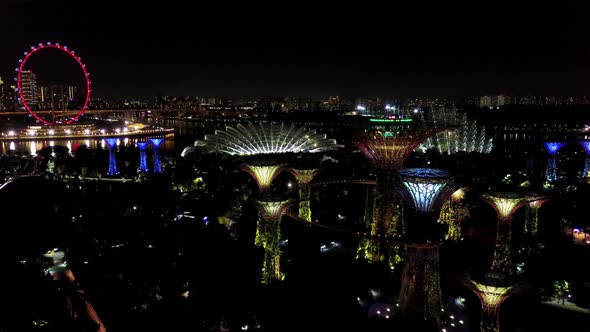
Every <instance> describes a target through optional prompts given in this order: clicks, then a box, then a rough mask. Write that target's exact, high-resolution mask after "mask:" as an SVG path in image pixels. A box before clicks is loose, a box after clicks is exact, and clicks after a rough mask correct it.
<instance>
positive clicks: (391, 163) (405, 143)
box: [354, 127, 442, 267]
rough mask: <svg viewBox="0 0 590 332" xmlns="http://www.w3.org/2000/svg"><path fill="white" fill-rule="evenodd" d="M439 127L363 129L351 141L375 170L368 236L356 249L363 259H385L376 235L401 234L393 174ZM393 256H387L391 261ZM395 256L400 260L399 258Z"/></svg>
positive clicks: (388, 236) (398, 206) (380, 236)
mask: <svg viewBox="0 0 590 332" xmlns="http://www.w3.org/2000/svg"><path fill="white" fill-rule="evenodd" d="M440 130H442V129H438V128H427V127H411V128H397V129H395V130H393V131H386V132H381V131H371V132H364V133H361V134H360V135H358V136H357V137H356V138H355V140H354V144H355V145H356V146H357V147H358V148H359V150H360V151H361V152H362V153H363V155H364V156H365V157H366V158H367V159H368V160H369V161H370V162H371V164H373V166H374V167H375V169H376V170H377V183H376V186H375V187H376V188H375V200H374V204H373V220H372V222H371V239H368V240H363V241H361V243H360V247H359V252H362V254H363V255H364V257H365V258H366V259H368V260H370V261H380V260H383V259H385V250H384V249H385V248H384V247H383V245H382V243H381V241H380V240H379V239H386V238H392V237H398V236H401V235H402V234H403V220H402V218H403V216H402V214H401V213H400V212H401V209H400V207H401V204H400V201H399V198H398V197H397V195H396V193H395V183H396V182H397V180H396V179H395V177H396V176H397V173H398V171H399V170H400V169H401V168H402V167H403V164H404V162H405V161H406V159H407V158H408V157H409V156H410V154H411V153H412V151H414V149H415V148H416V147H417V146H418V145H420V143H421V142H423V141H424V140H425V139H426V138H428V137H429V136H431V135H433V134H435V133H436V132H438V131H440ZM393 256H395V255H393ZM393 256H392V255H390V257H389V258H390V263H391V257H393ZM396 260H397V261H398V263H399V259H396ZM390 265H391V264H390ZM392 267H393V266H392Z"/></svg>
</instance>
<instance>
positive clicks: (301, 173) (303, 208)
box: [289, 168, 319, 221]
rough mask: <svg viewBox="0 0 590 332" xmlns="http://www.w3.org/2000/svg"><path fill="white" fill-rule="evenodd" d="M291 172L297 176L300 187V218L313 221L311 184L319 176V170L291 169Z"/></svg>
mask: <svg viewBox="0 0 590 332" xmlns="http://www.w3.org/2000/svg"><path fill="white" fill-rule="evenodd" d="M289 172H290V173H291V174H293V176H295V179H297V184H298V185H299V218H301V219H304V220H307V221H311V202H310V196H311V186H310V185H309V184H310V183H311V181H312V180H313V178H314V177H315V176H316V174H318V172H319V169H317V168H312V169H299V168H291V169H289Z"/></svg>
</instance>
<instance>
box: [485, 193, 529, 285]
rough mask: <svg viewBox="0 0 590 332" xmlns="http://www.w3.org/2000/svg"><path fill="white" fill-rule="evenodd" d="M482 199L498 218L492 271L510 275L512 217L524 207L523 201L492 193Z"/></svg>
mask: <svg viewBox="0 0 590 332" xmlns="http://www.w3.org/2000/svg"><path fill="white" fill-rule="evenodd" d="M484 198H485V200H486V201H487V202H488V203H489V204H490V205H491V206H492V207H493V208H494V209H495V210H496V214H497V216H498V226H497V230H496V244H495V250H494V260H493V262H492V271H494V272H500V273H503V274H505V275H511V274H512V272H513V267H512V253H511V250H510V242H511V239H512V215H513V214H514V212H516V210H518V209H519V208H520V207H521V206H523V205H524V199H523V198H522V197H520V196H518V195H516V194H511V193H494V194H491V195H485V196H484Z"/></svg>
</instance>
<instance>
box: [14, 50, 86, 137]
mask: <svg viewBox="0 0 590 332" xmlns="http://www.w3.org/2000/svg"><path fill="white" fill-rule="evenodd" d="M48 50H57V51H58V52H60V53H63V54H65V55H67V56H68V57H69V58H70V60H69V61H70V62H72V63H75V64H76V66H77V67H79V69H81V70H82V74H83V77H82V79H81V82H82V83H81V85H82V86H80V89H78V88H77V87H74V86H67V87H66V91H65V92H64V86H63V85H52V86H47V87H37V82H36V79H37V78H36V75H35V73H33V71H32V70H30V69H29V68H28V66H27V65H29V64H30V62H31V59H34V58H37V57H41V56H42V55H41V53H45V52H46V51H48ZM48 53H50V52H48ZM71 58H73V59H74V60H75V61H71ZM35 61H39V60H38V59H35ZM19 63H20V64H19V67H18V68H16V71H17V73H18V74H17V78H16V80H17V88H16V89H17V92H18V97H19V101H20V103H21V104H22V107H23V109H25V110H26V111H27V112H29V114H30V116H32V117H33V118H35V119H36V120H37V121H38V122H40V123H42V124H45V125H49V126H55V125H60V124H71V123H73V122H75V121H77V120H78V118H80V116H81V115H82V114H84V111H85V110H86V108H87V107H88V104H89V102H90V92H91V88H90V74H89V73H88V71H87V70H86V65H85V64H84V63H83V62H82V59H81V58H80V57H79V56H77V55H76V54H75V52H74V51H73V50H71V49H69V48H68V47H67V46H62V45H60V44H59V43H55V44H53V43H50V42H48V43H45V44H43V43H39V44H38V45H37V46H31V49H30V50H29V51H27V52H24V58H23V59H19ZM56 87H58V88H61V89H60V90H59V91H55V90H56ZM78 90H81V91H80V92H81V93H82V94H83V96H81V97H75V96H76V95H77V94H78ZM73 100H77V101H78V102H77V103H75V102H73Z"/></svg>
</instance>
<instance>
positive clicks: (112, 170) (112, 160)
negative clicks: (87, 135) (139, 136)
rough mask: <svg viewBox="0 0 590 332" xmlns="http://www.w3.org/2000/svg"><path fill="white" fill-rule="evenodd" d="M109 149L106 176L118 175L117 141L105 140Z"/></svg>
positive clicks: (112, 139) (113, 139)
mask: <svg viewBox="0 0 590 332" xmlns="http://www.w3.org/2000/svg"><path fill="white" fill-rule="evenodd" d="M104 141H105V142H106V143H107V146H108V147H109V170H108V171H107V175H119V170H118V169H117V157H116V152H117V139H116V138H107V139H105V140H104Z"/></svg>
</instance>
